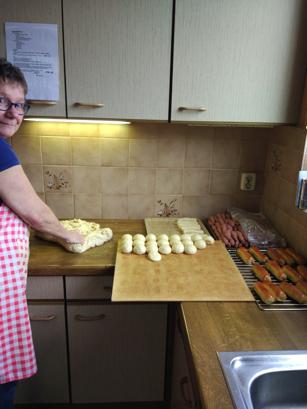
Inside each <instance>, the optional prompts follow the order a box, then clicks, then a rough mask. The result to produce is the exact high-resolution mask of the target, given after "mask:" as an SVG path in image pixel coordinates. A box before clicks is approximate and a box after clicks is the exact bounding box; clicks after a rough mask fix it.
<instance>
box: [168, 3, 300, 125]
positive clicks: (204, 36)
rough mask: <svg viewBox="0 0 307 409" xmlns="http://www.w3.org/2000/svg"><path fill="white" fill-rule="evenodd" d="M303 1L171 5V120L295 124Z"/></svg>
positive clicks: (297, 102) (296, 118)
mask: <svg viewBox="0 0 307 409" xmlns="http://www.w3.org/2000/svg"><path fill="white" fill-rule="evenodd" d="M306 9H307V2H306V1H304V0H267V1H260V0H257V1H255V0H232V1H229V0H215V1H212V0H193V1H192V0H177V1H176V10H175V16H176V17H175V36H174V64H173V65H174V67H173V93H172V108H171V120H172V121H174V122H177V121H183V122H209V123H210V122H225V123H263V124H274V123H290V124H291V123H297V121H298V115H299V110H300V103H301V98H302V92H303V84H304V75H305V69H306V51H307V50H306V28H307V23H306V15H307V14H306Z"/></svg>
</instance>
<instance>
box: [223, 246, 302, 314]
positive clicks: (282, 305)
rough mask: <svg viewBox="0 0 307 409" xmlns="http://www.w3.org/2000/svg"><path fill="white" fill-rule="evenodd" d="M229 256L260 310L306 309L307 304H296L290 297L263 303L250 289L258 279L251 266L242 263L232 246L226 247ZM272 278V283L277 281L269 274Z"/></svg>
mask: <svg viewBox="0 0 307 409" xmlns="http://www.w3.org/2000/svg"><path fill="white" fill-rule="evenodd" d="M260 250H261V251H262V252H263V253H265V252H266V251H267V249H266V248H260ZM227 251H228V253H229V255H230V257H231V258H232V259H233V261H234V262H235V264H236V266H237V267H238V270H239V271H240V273H241V275H242V277H243V278H244V280H245V282H246V284H247V286H248V287H249V289H250V290H251V292H252V294H253V296H254V298H255V300H256V303H257V305H258V307H259V308H260V309H261V310H265V311H267V310H269V311H276V310H283V311H285V310H288V311H302V310H307V304H298V303H297V302H295V301H292V300H290V299H288V300H286V301H276V302H274V303H272V304H265V303H264V302H263V301H262V300H261V299H260V298H259V296H258V294H257V293H256V292H255V291H254V290H253V289H252V286H253V284H254V283H255V282H256V281H258V280H257V278H256V277H255V275H254V274H253V272H252V269H251V266H249V265H247V264H245V263H243V261H242V260H241V259H240V257H239V256H237V253H236V249H233V248H228V249H227ZM271 278H272V283H276V284H277V283H278V280H277V279H276V278H275V277H273V276H272V275H271Z"/></svg>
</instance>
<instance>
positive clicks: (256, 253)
mask: <svg viewBox="0 0 307 409" xmlns="http://www.w3.org/2000/svg"><path fill="white" fill-rule="evenodd" d="M248 251H249V252H250V253H251V255H252V256H253V257H254V258H255V259H256V260H257V261H259V263H266V262H267V261H268V260H269V258H268V256H266V255H265V254H263V253H262V252H261V251H260V250H259V249H258V247H256V246H252V247H250V248H249V249H248Z"/></svg>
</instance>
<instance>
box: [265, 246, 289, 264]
mask: <svg viewBox="0 0 307 409" xmlns="http://www.w3.org/2000/svg"><path fill="white" fill-rule="evenodd" d="M267 255H268V256H269V257H270V259H272V260H275V261H277V263H278V264H280V265H281V266H283V265H285V264H286V262H285V260H284V259H283V258H282V257H281V256H280V255H279V254H278V252H277V249H276V248H270V249H268V251H267Z"/></svg>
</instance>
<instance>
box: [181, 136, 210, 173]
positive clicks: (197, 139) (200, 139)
mask: <svg viewBox="0 0 307 409" xmlns="http://www.w3.org/2000/svg"><path fill="white" fill-rule="evenodd" d="M212 146H213V142H212V137H211V135H210V133H209V135H206V134H205V135H203V136H192V135H191V136H189V137H188V138H187V140H186V157H185V163H184V166H185V167H189V168H190V167H192V168H197V167H201V168H208V169H209V168H210V167H211V160H212Z"/></svg>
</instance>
